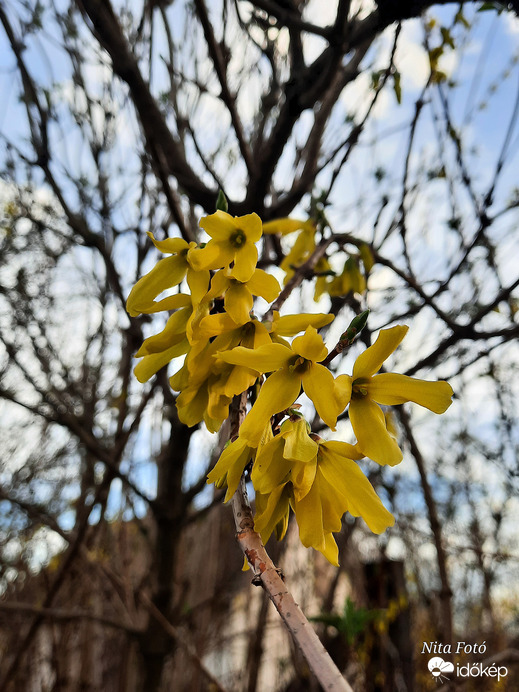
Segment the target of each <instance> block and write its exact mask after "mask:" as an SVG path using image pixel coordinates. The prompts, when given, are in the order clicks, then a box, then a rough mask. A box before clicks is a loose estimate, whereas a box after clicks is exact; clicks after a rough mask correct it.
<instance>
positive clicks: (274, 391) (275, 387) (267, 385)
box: [240, 344, 301, 445]
mask: <svg viewBox="0 0 519 692" xmlns="http://www.w3.org/2000/svg"><path fill="white" fill-rule="evenodd" d="M273 345H274V344H273ZM300 390H301V382H300V380H299V379H296V378H294V377H293V375H292V373H290V372H289V371H288V369H287V368H283V369H281V370H278V371H277V372H275V373H273V374H272V375H271V376H270V377H268V378H267V380H266V381H265V382H264V384H263V386H262V388H261V390H260V393H259V396H258V398H257V400H256V402H255V404H254V406H253V407H252V408H251V410H250V411H249V413H248V414H247V416H246V418H245V421H244V422H243V425H242V426H241V428H240V435H241V436H242V437H243V438H244V439H246V440H248V441H249V442H250V443H251V445H254V444H257V443H258V442H259V440H260V439H261V435H262V432H263V428H264V427H265V425H267V423H268V421H269V419H270V418H271V417H272V416H273V415H274V414H275V413H279V412H280V411H284V410H285V409H286V408H288V407H289V406H291V405H292V404H293V403H294V401H295V400H296V399H297V397H298V396H299V392H300Z"/></svg>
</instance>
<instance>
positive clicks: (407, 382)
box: [366, 373, 453, 413]
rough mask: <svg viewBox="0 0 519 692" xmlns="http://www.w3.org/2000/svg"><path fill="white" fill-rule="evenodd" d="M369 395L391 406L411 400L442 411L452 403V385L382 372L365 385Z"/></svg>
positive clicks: (380, 402)
mask: <svg viewBox="0 0 519 692" xmlns="http://www.w3.org/2000/svg"><path fill="white" fill-rule="evenodd" d="M366 388H367V390H368V394H369V396H370V397H371V398H372V399H373V400H374V401H377V402H378V403H379V404H383V405H387V406H392V405H395V404H404V403H405V402H406V401H413V402H414V403H415V404H419V405H420V406H424V407H425V408H428V409H429V410H430V411H433V412H434V413H444V412H445V411H446V410H447V409H448V408H449V406H450V405H451V404H452V395H453V391H452V387H451V386H450V384H449V383H448V382H444V381H440V382H426V381H425V380H418V379H415V378H414V377H407V375H397V374H395V373H382V374H380V375H375V376H374V377H373V378H372V379H371V380H370V382H369V383H368V384H367V385H366Z"/></svg>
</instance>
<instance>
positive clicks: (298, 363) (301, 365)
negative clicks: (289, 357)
mask: <svg viewBox="0 0 519 692" xmlns="http://www.w3.org/2000/svg"><path fill="white" fill-rule="evenodd" d="M311 364H312V361H310V360H306V358H303V356H298V357H297V358H295V359H294V360H293V362H292V364H291V365H290V369H291V370H292V372H297V373H300V374H301V373H303V372H306V371H307V370H308V368H309V367H310V365H311Z"/></svg>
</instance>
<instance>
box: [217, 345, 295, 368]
mask: <svg viewBox="0 0 519 692" xmlns="http://www.w3.org/2000/svg"><path fill="white" fill-rule="evenodd" d="M216 355H217V357H218V358H220V359H221V360H223V361H225V362H226V363H233V364H234V365H244V366H245V367H246V368H251V370H256V372H258V373H262V372H274V370H278V369H279V368H282V367H283V366H284V365H286V364H287V363H288V361H289V360H290V359H291V358H293V357H294V354H293V353H292V351H291V350H290V349H289V348H287V347H286V346H282V345H281V344H265V345H264V346H260V347H259V348H255V349H251V348H244V347H243V346H237V347H236V348H233V349H232V350H230V351H219V352H218V353H217V354H216Z"/></svg>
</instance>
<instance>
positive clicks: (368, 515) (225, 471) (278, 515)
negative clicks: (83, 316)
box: [127, 211, 452, 564]
mask: <svg viewBox="0 0 519 692" xmlns="http://www.w3.org/2000/svg"><path fill="white" fill-rule="evenodd" d="M200 225H201V227H202V228H203V229H204V230H205V231H206V232H207V233H208V235H209V236H210V237H211V240H210V241H209V242H208V243H207V244H206V245H204V246H199V245H197V244H196V243H194V242H192V243H188V242H187V241H185V240H182V239H179V238H168V239H166V240H164V241H157V240H155V239H154V237H153V235H152V234H151V233H150V234H149V235H150V237H151V239H152V240H153V243H154V244H155V246H156V247H157V249H158V250H159V251H160V252H162V253H164V254H165V255H167V256H166V257H165V258H164V259H162V260H160V261H159V262H158V263H157V265H156V266H155V267H154V268H153V269H152V270H151V271H150V272H149V273H148V274H146V275H145V276H143V277H142V278H141V279H140V280H139V281H138V282H137V283H136V285H135V286H134V288H133V289H132V291H131V293H130V295H129V297H128V301H127V309H128V312H129V314H130V315H131V316H137V315H139V314H141V313H156V312H159V311H162V310H167V311H170V312H171V315H170V317H169V319H168V321H167V323H166V326H165V328H164V330H163V331H162V332H161V333H160V334H156V335H153V336H150V337H149V338H147V339H146V340H145V341H144V343H143V344H142V346H141V348H140V349H139V351H138V352H137V354H136V357H138V358H142V360H141V361H140V362H139V363H138V365H137V366H136V368H135V374H136V376H137V378H138V379H139V381H141V382H145V381H147V380H148V379H149V378H150V377H151V376H152V375H154V374H155V373H156V372H157V371H158V370H159V369H160V368H162V367H163V366H165V365H166V364H167V363H169V362H170V361H172V360H175V359H177V358H178V357H180V356H184V360H183V363H182V365H181V367H180V368H179V369H178V370H177V372H176V373H175V374H173V375H172V376H171V378H170V384H171V387H172V389H174V390H175V391H178V392H179V394H178V396H177V401H176V403H177V410H178V416H179V418H180V420H181V421H182V422H183V423H185V424H186V425H189V426H193V425H196V424H198V423H200V422H201V421H204V422H205V424H206V426H207V428H208V429H209V430H210V431H211V432H215V431H217V430H218V429H219V428H220V426H221V424H222V423H223V421H224V420H225V419H226V418H227V417H228V415H229V406H230V404H231V401H232V399H233V397H234V396H236V395H239V394H241V393H243V392H245V391H247V390H250V391H251V392H252V393H253V398H254V402H253V405H252V407H251V409H250V411H249V413H248V414H247V416H246V417H245V420H244V422H243V424H242V426H241V428H240V430H239V434H238V436H237V437H236V438H235V439H233V440H232V441H231V442H230V443H229V444H228V445H227V446H226V448H225V449H224V451H223V452H222V454H221V456H220V458H219V460H218V462H217V464H216V465H215V467H214V468H213V470H212V471H211V472H210V474H209V476H208V481H209V482H213V483H215V484H216V485H217V486H218V487H221V486H224V485H226V486H227V494H226V500H228V499H229V498H230V497H231V496H232V495H233V493H234V492H235V491H236V489H237V487H238V484H239V481H240V478H241V475H242V473H243V472H244V470H245V469H246V468H251V480H252V483H253V486H254V489H255V493H256V517H255V528H256V530H257V531H258V532H259V533H260V534H261V537H262V539H263V541H266V540H268V538H269V537H270V536H271V534H272V533H273V532H275V533H276V535H277V537H278V538H281V537H283V535H284V534H285V532H286V528H287V525H288V517H289V511H290V508H291V509H292V510H293V511H294V513H295V516H296V520H297V523H298V526H299V534H300V538H301V541H302V543H303V544H304V545H305V546H307V547H309V546H312V547H313V548H315V549H316V550H319V551H320V552H322V553H323V554H324V555H325V556H326V557H327V558H328V560H330V562H332V563H333V564H338V551H337V545H336V543H335V540H334V538H333V533H334V532H337V531H339V530H340V528H341V520H342V516H343V515H344V514H345V513H346V512H349V513H350V514H352V515H353V516H361V517H362V518H363V519H364V520H365V521H366V523H367V525H368V526H369V528H370V529H371V530H372V531H373V532H375V533H382V532H383V531H384V530H385V529H386V528H387V527H388V526H391V525H392V524H393V523H394V519H393V517H392V515H391V514H390V513H389V512H388V511H387V509H386V508H385V507H384V506H383V504H382V502H381V500H380V499H379V498H378V496H377V494H376V493H375V491H374V489H373V487H372V485H371V483H370V482H369V480H368V479H367V478H366V477H365V476H364V474H363V472H362V470H361V469H360V467H359V466H358V464H357V463H356V462H357V461H358V460H359V459H362V458H363V457H370V458H371V459H373V460H374V461H375V462H377V463H379V464H389V465H394V464H398V463H399V462H400V461H401V460H402V452H401V450H400V448H399V446H398V443H397V440H396V435H395V431H394V430H393V428H392V426H391V425H390V424H389V423H388V420H387V418H386V416H385V415H384V412H383V411H382V409H381V408H380V405H388V406H391V405H395V404H401V403H404V402H407V401H413V402H416V403H418V404H420V405H422V406H425V407H426V408H428V409H430V410H431V411H434V412H435V413H443V412H444V411H445V410H446V409H447V408H448V406H449V405H450V403H451V396H452V389H451V387H450V385H449V384H448V383H447V382H425V381H422V380H417V379H414V378H410V377H406V376H404V375H396V374H392V373H382V374H377V373H378V372H379V370H380V369H381V368H382V365H383V363H384V361H385V360H386V358H387V357H388V356H389V355H390V354H391V353H392V352H393V351H394V350H395V349H396V347H397V346H398V345H399V343H400V342H401V341H402V339H403V338H404V336H405V334H406V332H407V327H405V326H396V327H393V328H391V329H384V330H381V332H380V334H379V336H378V338H377V340H376V341H375V343H374V344H373V345H372V346H370V347H369V348H368V349H366V350H365V351H364V353H362V354H361V355H360V356H359V357H358V358H357V360H356V362H355V364H354V367H353V371H352V374H351V375H339V376H338V377H334V376H333V375H332V373H331V372H330V370H329V369H328V368H327V367H325V365H323V364H322V363H323V361H325V359H326V358H327V356H328V350H327V348H326V346H325V345H324V342H323V339H322V337H321V336H320V334H319V333H318V331H317V330H318V329H319V328H320V327H323V326H325V325H327V324H329V323H330V322H331V321H332V320H333V315H327V314H304V313H303V314H297V315H284V316H280V315H279V313H278V312H276V311H272V314H273V317H272V319H270V320H268V321H260V320H258V319H257V318H256V317H255V316H254V314H253V312H252V309H253V305H254V298H255V297H257V296H259V297H261V298H263V299H264V300H265V301H267V302H268V303H272V302H273V301H275V300H276V298H277V297H278V295H279V293H280V291H281V287H280V285H279V283H278V281H277V280H276V279H275V277H273V276H272V275H270V274H268V273H266V272H265V271H263V270H262V269H259V268H257V266H256V265H257V261H258V251H257V247H256V243H257V242H258V241H259V240H260V238H261V236H262V234H264V233H282V234H285V233H289V232H292V231H295V230H300V233H299V236H298V238H297V240H296V242H295V244H294V246H293V248H292V250H291V252H289V254H288V255H287V257H286V259H285V260H284V262H283V263H282V265H281V268H282V269H284V270H285V273H286V277H288V278H289V277H290V276H291V275H292V274H293V273H294V271H295V270H294V265H295V266H299V265H300V264H301V263H302V262H304V261H305V259H306V258H308V257H309V256H310V255H311V254H312V252H313V250H314V249H315V239H314V238H315V228H314V226H313V224H312V223H311V222H300V221H295V220H292V219H280V220H278V221H273V222H270V223H267V224H264V225H262V222H261V220H260V218H259V217H258V216H257V215H256V214H248V215H246V216H242V217H232V216H230V215H229V214H227V213H226V212H223V211H217V212H216V213H215V214H212V215H210V216H207V217H205V218H203V219H202V220H201V222H200ZM361 256H362V252H361ZM362 259H363V262H364V264H365V267H368V263H369V256H367V255H366V254H364V256H362ZM326 262H327V260H324V263H322V268H323V269H324V270H325V276H326V267H327V265H326ZM348 262H349V264H348ZM346 265H347V266H346ZM346 265H345V269H344V271H343V274H342V275H340V276H339V277H336V279H333V280H332V281H330V282H327V285H324V284H323V282H322V281H321V284H320V285H319V283H318V285H317V286H316V294H317V293H319V294H320V293H322V292H323V291H325V290H327V291H328V292H329V293H330V294H331V295H334V294H335V295H338V294H339V293H334V290H335V288H334V286H333V285H332V284H333V281H336V286H337V285H338V284H339V283H341V282H342V283H341V286H342V287H341V286H339V288H337V289H336V290H337V291H344V290H345V288H348V290H355V291H357V292H362V291H363V290H364V288H365V283H364V284H362V282H360V279H359V272H358V265H357V264H355V263H354V262H353V261H349V260H347V261H346ZM370 268H371V267H370V266H369V269H370ZM369 269H368V270H369ZM325 281H327V279H326V280H325ZM317 282H319V278H318V279H317ZM348 282H349V283H348ZM352 282H353V283H352ZM355 282H356V283H355ZM359 282H360V283H359ZM181 284H182V285H187V287H188V289H189V292H185V293H184V292H181V291H180V288H179V289H178V291H177V292H176V293H174V294H173V295H168V296H166V297H164V298H161V299H159V300H157V298H159V296H160V295H161V294H162V293H163V292H164V291H169V289H172V288H174V287H180V285H181ZM352 286H353V288H352ZM301 332H303V333H302V334H301ZM297 334H299V336H296V335H297ZM287 337H295V338H293V339H292V341H291V342H290V341H289V340H287ZM301 392H304V393H305V394H306V396H307V397H308V398H309V399H310V400H311V401H312V402H313V404H314V406H315V409H316V411H317V414H318V415H319V417H320V418H321V419H322V420H323V421H324V423H325V424H326V425H327V426H329V427H330V428H331V429H332V430H335V426H336V423H337V418H338V417H339V416H340V415H341V414H342V413H343V412H344V411H345V410H346V408H347V407H348V415H349V419H350V421H351V424H352V427H353V431H354V433H355V435H356V438H357V443H356V444H355V445H351V444H347V443H346V442H341V441H326V440H324V439H321V438H320V437H319V436H318V435H316V434H314V433H312V432H311V430H310V426H309V425H308V423H307V422H306V420H305V419H304V418H303V417H302V416H301V414H300V413H299V412H298V410H297V404H295V402H296V400H297V399H298V397H299V396H300V394H301ZM294 405H295V407H294ZM273 423H274V426H275V427H274V429H273Z"/></svg>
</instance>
